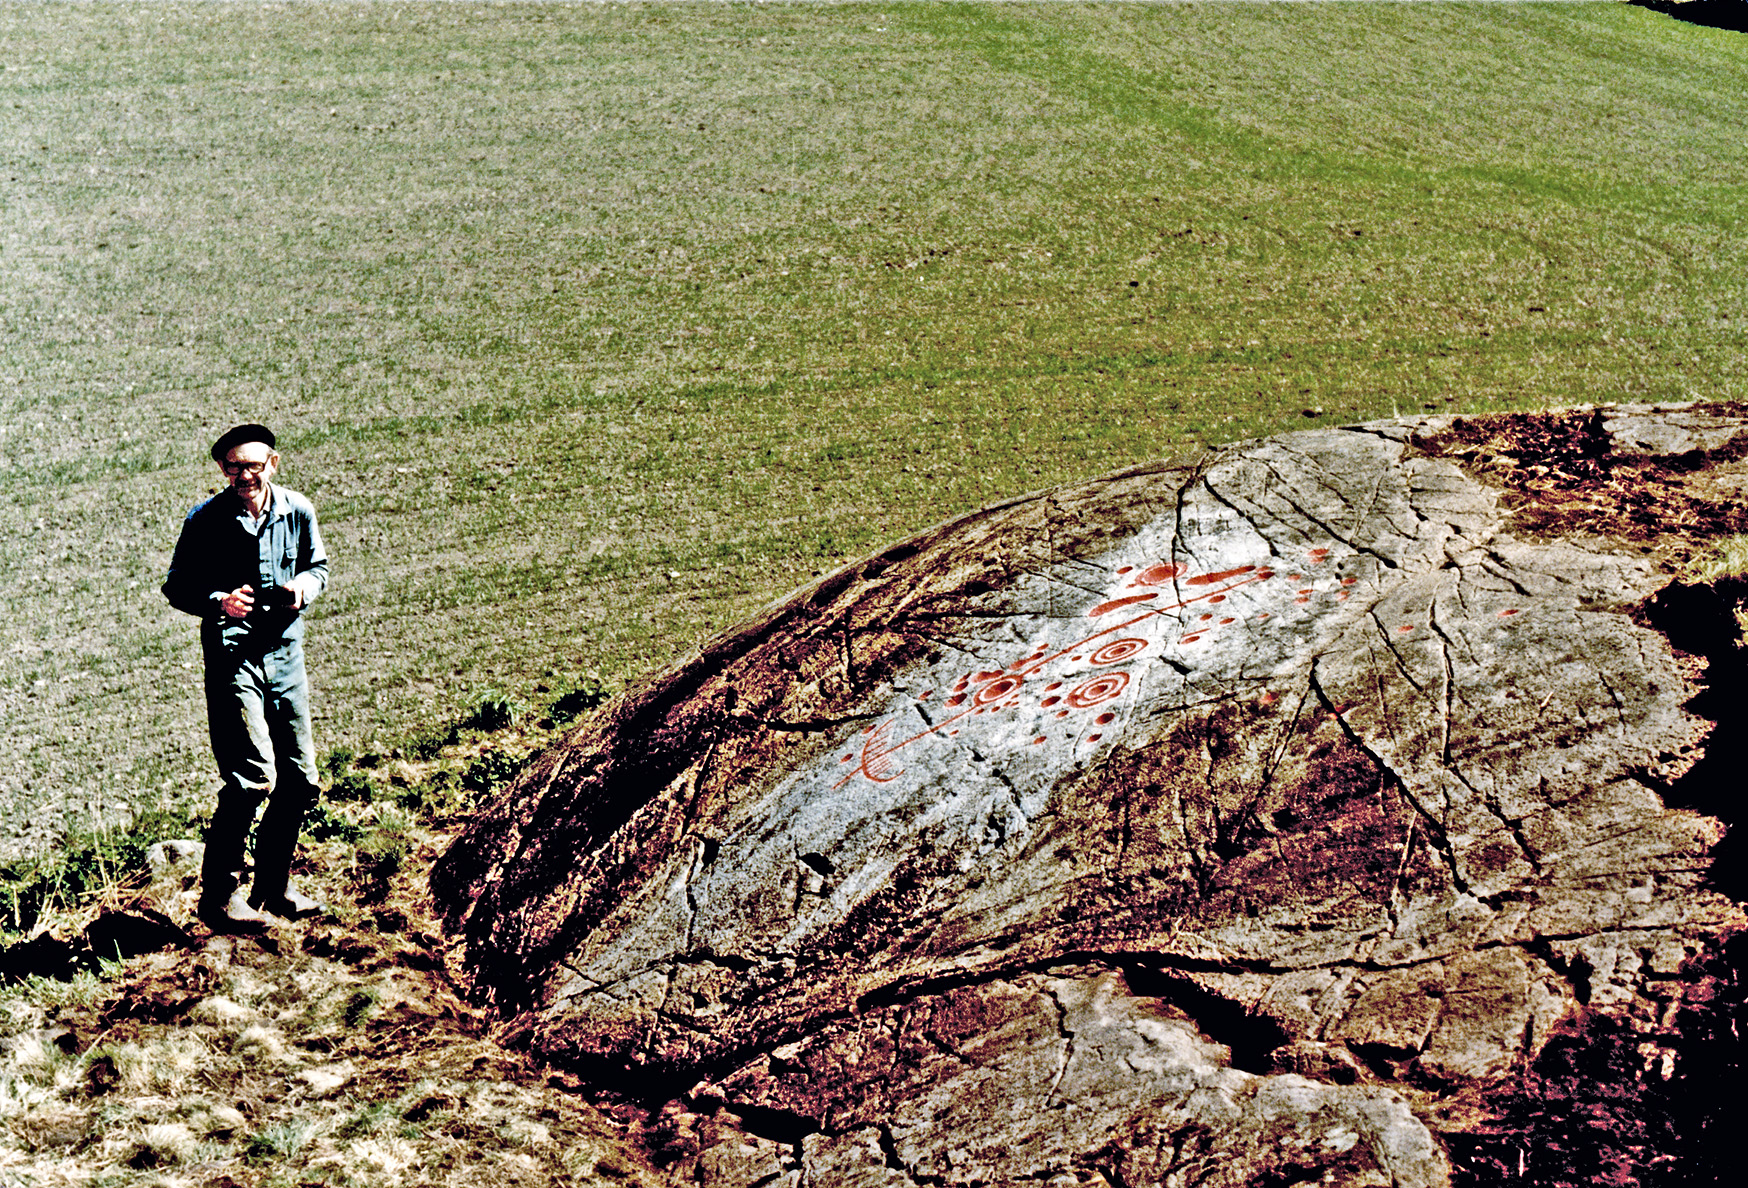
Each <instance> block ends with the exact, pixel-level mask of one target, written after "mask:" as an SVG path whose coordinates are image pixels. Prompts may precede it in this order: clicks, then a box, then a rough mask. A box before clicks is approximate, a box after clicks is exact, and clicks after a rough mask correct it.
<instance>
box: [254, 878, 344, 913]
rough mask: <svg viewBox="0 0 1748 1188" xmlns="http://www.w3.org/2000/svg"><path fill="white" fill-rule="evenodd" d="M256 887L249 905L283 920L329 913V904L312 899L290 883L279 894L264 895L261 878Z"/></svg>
mask: <svg viewBox="0 0 1748 1188" xmlns="http://www.w3.org/2000/svg"><path fill="white" fill-rule="evenodd" d="M255 888H256V889H255V892H254V893H253V894H252V895H250V896H249V906H250V907H252V908H260V909H261V910H262V911H264V912H272V913H273V914H274V915H275V916H278V917H279V918H280V919H281V920H307V919H309V918H310V917H311V916H321V915H326V914H327V911H328V905H327V904H325V903H323V902H322V901H321V900H319V899H311V898H310V897H309V896H307V895H305V894H304V893H303V892H302V891H299V890H298V889H297V888H296V887H293V886H291V885H290V884H289V883H287V884H286V886H285V889H284V890H283V891H281V892H280V893H279V894H278V895H263V894H262V893H261V883H260V880H259V879H257V880H256V882H255Z"/></svg>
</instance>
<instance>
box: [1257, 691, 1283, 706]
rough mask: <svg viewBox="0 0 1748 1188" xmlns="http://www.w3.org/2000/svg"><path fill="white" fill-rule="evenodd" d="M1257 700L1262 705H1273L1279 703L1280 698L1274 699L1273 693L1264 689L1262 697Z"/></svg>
mask: <svg viewBox="0 0 1748 1188" xmlns="http://www.w3.org/2000/svg"><path fill="white" fill-rule="evenodd" d="M1257 700H1258V701H1259V702H1261V703H1262V704H1263V705H1273V704H1274V703H1275V702H1277V701H1279V700H1280V698H1278V697H1276V696H1275V695H1274V693H1273V692H1271V691H1269V690H1266V689H1265V690H1264V691H1263V695H1262V696H1261V697H1259V698H1257Z"/></svg>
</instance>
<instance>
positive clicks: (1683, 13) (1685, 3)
mask: <svg viewBox="0 0 1748 1188" xmlns="http://www.w3.org/2000/svg"><path fill="white" fill-rule="evenodd" d="M1629 3H1632V4H1635V5H1637V6H1638V7H1640V8H1649V9H1650V10H1651V11H1653V12H1660V13H1662V14H1663V15H1664V16H1671V17H1674V18H1675V19H1676V20H1678V21H1686V22H1687V23H1688V24H1690V25H1705V26H1707V27H1708V28H1712V29H1733V30H1735V31H1736V32H1738V33H1748V0H1629Z"/></svg>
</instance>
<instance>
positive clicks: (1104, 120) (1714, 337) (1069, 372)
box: [0, 3, 1748, 853]
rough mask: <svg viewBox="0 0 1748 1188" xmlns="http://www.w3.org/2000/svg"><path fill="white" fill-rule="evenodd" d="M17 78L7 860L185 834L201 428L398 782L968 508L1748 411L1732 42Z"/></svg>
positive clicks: (87, 32)
mask: <svg viewBox="0 0 1748 1188" xmlns="http://www.w3.org/2000/svg"><path fill="white" fill-rule="evenodd" d="M0 41H3V42H4V44H5V45H6V46H7V50H8V52H7V55H6V70H5V72H4V74H0V110H4V111H6V113H7V118H6V119H5V120H3V121H0V155H3V156H4V158H5V169H6V178H7V181H6V186H7V191H6V193H7V200H6V201H5V202H4V203H0V244H4V250H3V251H0V310H3V311H4V312H3V314H0V599H3V600H4V604H5V606H6V608H7V612H8V613H7V614H6V615H5V616H4V617H3V619H0V650H3V651H4V653H5V656H6V661H5V664H4V665H3V666H0V719H3V720H4V721H5V723H6V725H7V729H6V730H5V731H4V732H0V805H3V806H5V811H4V813H3V814H0V816H3V817H4V819H3V820H0V837H3V838H5V839H7V841H8V844H9V845H10V846H11V847H12V850H13V852H16V853H23V852H30V851H32V850H40V849H41V848H42V847H43V846H45V845H48V844H51V843H56V842H59V841H60V840H61V839H63V838H64V837H66V836H67V834H68V833H69V830H70V828H71V827H72V826H74V825H75V824H76V825H78V827H80V828H85V829H90V830H100V829H103V828H108V827H110V826H112V825H114V824H117V823H120V822H125V821H127V820H129V819H131V818H133V817H134V816H136V815H137V814H138V813H140V812H142V811H144V810H146V809H149V808H154V807H164V808H172V809H190V808H198V809H200V810H202V811H204V809H205V807H206V801H207V798H208V797H209V795H210V786H211V776H210V771H209V764H208V760H207V758H206V753H205V746H206V744H205V732H204V728H203V725H202V722H201V707H200V704H199V702H200V698H199V695H198V680H199V670H200V658H199V655H198V651H197V644H196V642H195V632H194V629H193V625H192V624H191V623H189V622H187V621H186V620H185V619H184V618H182V617H181V616H179V615H177V614H175V613H174V612H172V611H170V610H169V609H168V608H167V607H166V606H165V605H164V603H163V602H162V600H161V599H160V598H159V596H158V594H157V589H156V588H157V585H158V583H159V582H160V581H161V578H162V574H163V571H164V568H165V563H166V561H167V559H168V556H169V551H170V548H171V546H172V544H173V542H174V539H175V533H176V528H177V525H178V523H179V520H180V517H181V516H182V514H183V513H184V512H185V511H186V509H187V508H188V507H189V506H190V505H191V504H192V503H194V502H195V501H196V500H197V499H199V498H200V497H201V496H202V495H203V494H204V493H205V492H206V491H207V490H209V489H212V488H213V487H214V486H216V483H217V475H216V473H215V472H214V470H213V468H212V467H211V465H210V463H209V462H207V461H206V448H207V445H208V443H209V442H210V441H211V440H212V439H213V437H215V436H216V434H217V433H218V432H219V431H221V430H222V429H223V428H224V427H225V426H227V425H228V424H231V423H235V422H237V421H242V420H264V421H267V422H269V423H271V424H273V425H274V426H275V427H277V428H278V429H279V430H280V431H281V433H282V435H283V438H282V445H283V449H284V453H285V458H286V468H285V471H284V473H283V475H282V481H283V482H284V483H285V484H286V485H288V486H291V487H293V488H296V489H300V490H302V491H304V492H305V493H306V494H308V495H310V496H311V497H312V498H313V499H314V500H315V502H316V504H317V506H318V507H319V509H320V511H321V514H322V523H323V527H324V530H325V534H326V537H327V543H328V545H329V547H330V550H331V552H332V554H333V559H334V582H333V586H332V588H331V590H330V591H329V593H328V595H327V596H326V597H325V598H324V599H323V600H322V601H321V602H319V603H318V604H317V605H316V607H315V608H314V610H313V612H312V618H313V619H314V620H315V622H313V623H312V627H311V631H310V636H309V654H310V663H311V670H312V672H313V673H314V675H315V680H316V685H317V687H316V703H317V707H318V713H319V714H320V715H321V717H320V719H319V721H318V723H317V725H318V730H319V732H320V735H321V738H322V740H323V743H324V745H333V746H344V747H348V748H351V749H353V750H355V751H358V752H361V753H363V752H377V753H384V754H386V753H387V751H388V750H389V749H390V748H389V747H388V745H387V742H386V740H390V739H405V738H407V737H409V736H411V735H413V734H414V733H415V732H417V731H418V730H420V729H421V728H427V729H428V728H429V727H428V724H429V723H433V722H454V721H457V720H459V719H460V718H461V716H462V715H463V713H464V712H465V711H466V710H467V709H468V708H469V701H470V698H471V697H472V696H473V694H472V693H470V690H478V689H482V688H490V689H494V690H497V691H499V692H500V693H501V695H502V697H503V698H504V699H505V701H506V704H510V705H514V704H521V705H534V704H537V703H538V701H539V698H538V697H537V696H536V695H535V693H534V689H535V686H537V685H541V684H546V685H548V686H556V685H557V684H558V683H561V682H565V681H572V680H576V679H577V678H578V676H579V674H583V673H588V672H591V671H592V672H598V673H600V674H602V676H603V678H604V679H605V680H606V681H608V682H609V683H611V684H614V685H618V684H622V683H624V682H626V681H629V680H634V679H638V678H641V677H643V676H645V675H647V674H649V673H650V672H651V671H652V670H654V669H656V668H659V667H660V666H662V665H664V664H667V663H669V662H671V661H673V660H674V659H676V658H678V657H679V656H681V655H683V654H684V653H685V652H686V651H688V650H689V649H690V648H692V647H693V646H695V645H696V643H697V642H699V641H700V640H701V639H703V638H705V637H707V636H708V635H710V634H711V633H713V632H715V631H717V630H719V629H721V628H723V627H725V626H728V625H730V624H732V623H734V622H735V621H737V620H739V619H741V618H744V617H745V616H746V615H747V614H748V613H750V612H752V611H753V610H755V609H757V608H758V607H760V606H762V605H764V604H766V603H768V602H769V601H770V600H772V599H773V598H776V597H779V596H781V595H782V594H784V593H785V592H786V591H789V590H791V589H794V588H795V587H797V586H799V585H803V584H805V583H807V582H809V581H811V580H812V579H813V578H814V577H815V576H817V575H819V574H821V573H823V572H825V571H828V570H830V569H832V568H834V567H836V566H838V565H839V564H841V563H842V562H843V561H844V560H845V559H846V558H848V557H851V556H854V555H856V554H858V553H861V552H863V551H866V550H869V549H872V548H874V547H877V546H880V545H882V544H884V543H885V542H889V541H891V540H894V539H897V538H900V537H903V536H905V535H907V534H909V533H911V532H913V531H915V530H918V529H920V528H922V527H924V526H926V525H928V524H930V523H933V522H937V521H940V520H943V519H945V518H948V517H951V516H954V515H958V514H960V513H962V512H965V511H967V510H969V509H972V508H975V507H977V506H979V505H981V504H983V503H986V502H988V501H990V500H992V499H995V498H998V497H1005V496H1010V495H1013V494H1016V493H1018V492H1021V491H1025V490H1029V489H1036V488H1040V487H1044V486H1047V485H1050V484H1053V483H1057V482H1060V481H1064V480H1069V479H1074V478H1079V477H1085V476H1089V475H1091V474H1095V473H1099V472H1102V471H1106V470H1109V469H1112V468H1115V467H1117V466H1121V465H1125V464H1128V463H1132V462H1136V461H1139V460H1144V459H1149V458H1153V457H1157V456H1160V455H1168V454H1174V453H1181V452H1186V451H1193V450H1197V449H1200V448H1203V447H1206V446H1208V445H1211V444H1216V443H1219V442H1224V441H1228V440H1232V439H1234V438H1241V437H1246V436H1250V435H1255V434H1262V433H1270V432H1275V431H1279V430H1282V429H1286V428H1292V427H1301V426H1306V427H1308V426H1317V425H1329V424H1334V423H1338V422H1343V421H1354V420H1359V419H1363V418H1367V417H1374V416H1382V415H1390V414H1392V413H1398V412H1415V411H1422V410H1425V409H1429V408H1430V409H1434V410H1441V411H1444V410H1449V411H1470V410H1484V409H1507V408H1529V407H1539V406H1546V405H1559V404H1569V403H1576V402H1585V401H1595V400H1679V399H1690V398H1693V397H1696V396H1704V397H1725V398H1739V397H1741V396H1742V395H1743V383H1744V380H1743V378H1742V377H1743V376H1745V375H1748V367H1744V363H1745V362H1748V358H1745V354H1748V347H1745V340H1744V338H1743V335H1742V325H1741V319H1742V316H1743V315H1742V313H1741V311H1742V310H1743V309H1744V308H1745V307H1748V302H1745V301H1744V291H1743V286H1744V281H1743V278H1744V276H1748V267H1745V265H1748V259H1745V258H1744V254H1745V247H1744V245H1745V243H1748V241H1745V240H1744V238H1743V236H1742V234H1741V228H1742V226H1743V221H1744V213H1745V212H1744V201H1745V199H1744V195H1748V184H1745V183H1748V157H1745V156H1744V154H1743V152H1742V146H1741V140H1742V132H1741V130H1742V128H1743V127H1744V126H1748V92H1745V91H1744V90H1743V88H1742V87H1741V86H1740V85H1739V84H1740V80H1741V78H1742V77H1743V76H1744V73H1745V67H1748V61H1745V58H1748V49H1745V48H1744V46H1745V45H1748V43H1745V42H1744V41H1743V39H1742V38H1741V37H1740V36H1739V35H1737V34H1734V33H1731V32H1729V31H1726V30H1718V29H1705V28H1698V27H1694V26H1690V25H1685V24H1682V23H1680V22H1676V21H1672V20H1670V19H1668V18H1667V17H1664V16H1661V15H1658V14H1656V13H1653V12H1650V11H1648V10H1646V9H1643V8H1637V7H1633V6H1628V5H1616V4H1572V5H1565V4H1523V5H1513V4H1474V5H1465V4H1389V5H1382V4H1363V3H1356V4H1319V5H1212V4H1210V5H1063V4H1039V5H1024V4H1014V5H1009V4H1001V5H981V4H911V3H901V4H891V5H887V4H882V5H878V6H874V5H859V4H843V5H819V6H814V5H805V4H783V5H708V4H699V5H665V4H661V5H657V4H650V5H638V4H632V5H619V4H615V5H575V6H571V5H562V6H561V5H532V4H531V5H519V4H494V5H490V6H482V7H478V8H474V7H468V6H458V5H453V4H421V3H408V4H394V5H365V6H351V5H329V4H321V3H313V4H300V5H290V6H259V7H257V6H243V5H207V4H186V5H183V4H151V5H144V4H113V3H98V4H81V5H8V6H0ZM458 741H459V740H454V739H450V738H448V737H447V735H445V734H443V733H433V734H431V735H430V736H429V737H428V738H427V739H426V741H425V746H426V749H424V750H422V751H415V752H414V753H412V754H410V755H409V756H407V761H409V762H413V763H428V762H431V761H433V758H434V756H436V755H438V754H440V753H442V752H443V751H444V750H445V749H446V748H452V747H453V746H455V745H456V743H457V742H458ZM356 794H357V795H358V796H359V797H360V798H362V797H363V795H364V789H363V788H362V787H360V788H358V789H356Z"/></svg>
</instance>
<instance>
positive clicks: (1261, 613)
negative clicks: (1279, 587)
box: [1256, 611, 1269, 619]
mask: <svg viewBox="0 0 1748 1188" xmlns="http://www.w3.org/2000/svg"><path fill="white" fill-rule="evenodd" d="M1256 617H1257V618H1258V619H1266V618H1268V617H1269V613H1268V612H1267V611H1257V612H1256Z"/></svg>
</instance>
